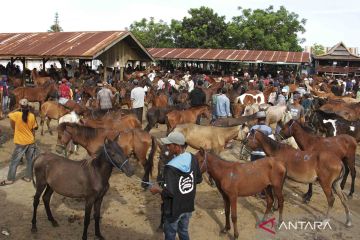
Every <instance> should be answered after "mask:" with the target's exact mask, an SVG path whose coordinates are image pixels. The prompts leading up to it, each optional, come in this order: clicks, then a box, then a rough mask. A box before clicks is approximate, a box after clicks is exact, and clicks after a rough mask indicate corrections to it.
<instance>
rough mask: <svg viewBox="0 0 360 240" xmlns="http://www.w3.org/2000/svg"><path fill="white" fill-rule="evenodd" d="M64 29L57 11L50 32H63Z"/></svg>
mask: <svg viewBox="0 0 360 240" xmlns="http://www.w3.org/2000/svg"><path fill="white" fill-rule="evenodd" d="M62 31H63V29H62V27H60V23H59V14H58V13H57V12H56V13H55V20H54V24H53V25H51V26H50V29H49V30H48V32H62Z"/></svg>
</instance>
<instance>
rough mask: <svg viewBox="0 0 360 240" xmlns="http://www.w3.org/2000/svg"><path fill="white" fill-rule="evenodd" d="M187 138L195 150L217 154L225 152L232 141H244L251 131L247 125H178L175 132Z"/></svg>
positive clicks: (187, 141)
mask: <svg viewBox="0 0 360 240" xmlns="http://www.w3.org/2000/svg"><path fill="white" fill-rule="evenodd" d="M173 131H174V132H181V133H182V134H183V135H184V136H185V140H186V143H187V144H188V145H189V146H191V147H192V148H194V149H200V148H204V149H206V150H210V149H211V150H213V151H214V152H215V153H216V154H219V153H220V152H222V151H224V149H225V146H226V144H227V143H228V142H229V141H230V140H232V139H239V140H243V139H244V138H245V136H246V134H247V133H248V132H249V129H248V128H247V127H246V126H245V125H238V126H235V127H214V126H201V125H197V124H194V123H186V124H178V125H177V126H176V128H175V129H174V130H173Z"/></svg>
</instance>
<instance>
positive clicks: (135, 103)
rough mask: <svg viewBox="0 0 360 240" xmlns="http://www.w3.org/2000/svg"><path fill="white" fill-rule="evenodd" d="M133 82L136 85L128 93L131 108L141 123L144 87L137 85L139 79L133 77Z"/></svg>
mask: <svg viewBox="0 0 360 240" xmlns="http://www.w3.org/2000/svg"><path fill="white" fill-rule="evenodd" d="M133 83H134V85H135V86H136V87H135V88H133V90H131V93H130V99H131V103H132V108H133V109H134V113H135V114H136V116H137V117H138V119H139V121H140V123H142V116H143V108H144V98H145V91H144V88H142V87H140V86H138V84H139V81H138V80H137V79H135V80H134V81H133Z"/></svg>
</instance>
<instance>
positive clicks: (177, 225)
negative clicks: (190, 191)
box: [164, 212, 191, 240]
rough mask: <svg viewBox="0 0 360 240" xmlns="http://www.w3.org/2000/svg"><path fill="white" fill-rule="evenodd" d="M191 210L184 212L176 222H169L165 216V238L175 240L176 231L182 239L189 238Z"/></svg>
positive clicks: (186, 239) (187, 239)
mask: <svg viewBox="0 0 360 240" xmlns="http://www.w3.org/2000/svg"><path fill="white" fill-rule="evenodd" d="M190 217H191V212H188V213H182V214H181V215H180V216H179V217H178V218H177V219H176V220H175V221H174V222H169V220H168V219H167V218H166V217H165V222H164V234H165V240H175V239H176V233H178V234H179V239H180V240H189V239H190V237H189V221H190Z"/></svg>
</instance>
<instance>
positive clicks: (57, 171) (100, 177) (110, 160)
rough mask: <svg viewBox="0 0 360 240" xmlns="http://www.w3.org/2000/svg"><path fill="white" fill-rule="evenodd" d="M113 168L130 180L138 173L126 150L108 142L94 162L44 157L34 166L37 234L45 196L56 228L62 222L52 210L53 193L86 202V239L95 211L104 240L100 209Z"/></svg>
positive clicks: (34, 216) (45, 202)
mask: <svg viewBox="0 0 360 240" xmlns="http://www.w3.org/2000/svg"><path fill="white" fill-rule="evenodd" d="M113 167H115V168H117V169H120V170H121V171H123V172H125V174H126V175H127V176H128V177H130V176H132V175H133V174H134V170H133V168H132V166H131V164H130V162H129V161H128V159H127V158H126V155H125V154H124V152H123V150H122V149H121V147H119V145H118V144H117V139H115V140H114V141H111V140H107V139H105V142H104V143H103V145H102V146H101V147H100V148H99V149H98V150H97V153H96V157H95V158H94V159H92V160H83V161H72V160H70V159H67V158H64V157H60V156H58V155H56V154H53V153H43V154H41V155H40V156H39V157H38V158H37V159H36V160H35V161H34V165H33V169H34V175H35V178H36V182H35V180H34V179H33V182H34V186H35V188H36V193H35V196H34V203H33V206H34V212H33V218H32V228H31V231H32V232H33V233H35V232H37V226H36V212H37V207H38V205H39V202H40V196H41V195H42V193H43V192H44V189H45V193H44V194H43V201H44V205H45V210H46V214H47V217H48V220H49V221H50V222H51V223H52V225H53V226H54V227H57V226H58V222H57V221H56V220H55V219H54V217H53V215H52V213H51V210H50V199H51V195H52V194H53V192H54V191H55V192H57V193H58V194H61V195H63V196H66V197H71V198H85V217H84V231H83V235H82V239H83V240H85V239H87V229H88V226H89V223H90V214H91V210H92V208H93V207H94V219H95V235H96V237H98V238H99V239H104V237H103V236H102V235H101V232H100V208H101V203H102V200H103V197H104V196H105V194H106V192H107V190H108V189H109V178H110V176H111V172H112V169H113Z"/></svg>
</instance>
